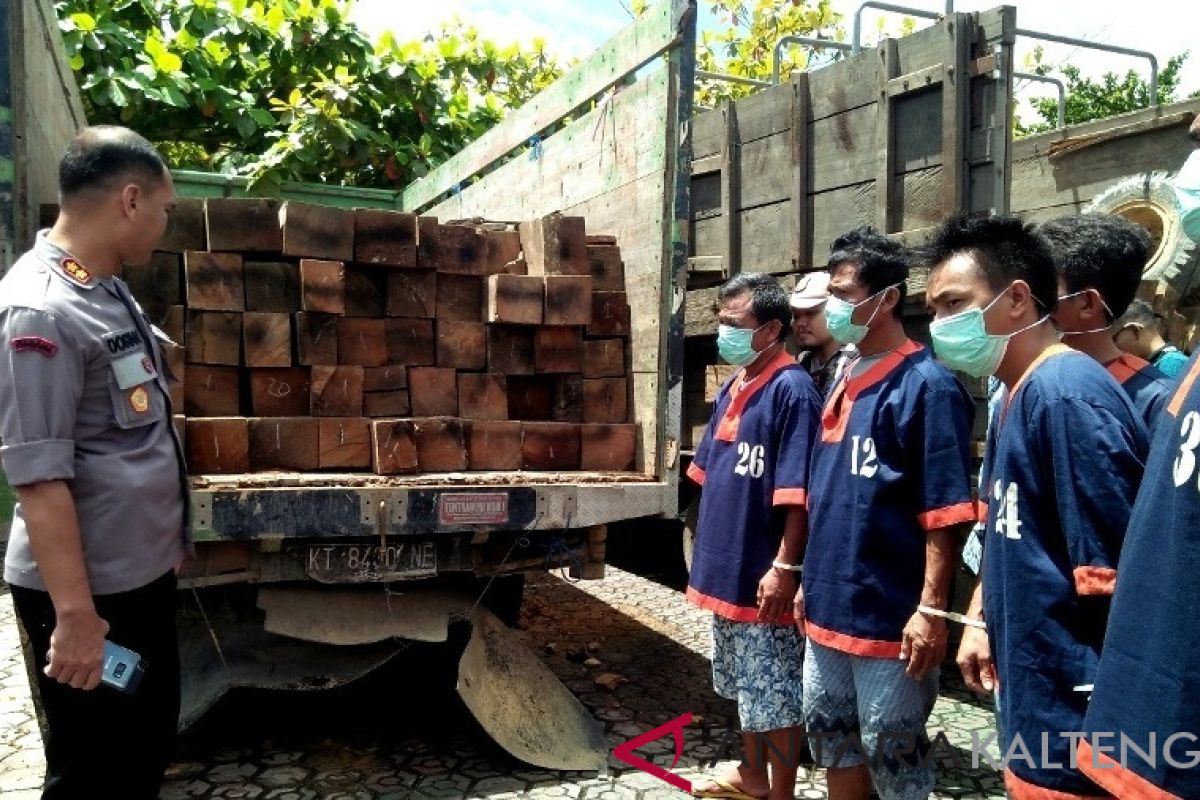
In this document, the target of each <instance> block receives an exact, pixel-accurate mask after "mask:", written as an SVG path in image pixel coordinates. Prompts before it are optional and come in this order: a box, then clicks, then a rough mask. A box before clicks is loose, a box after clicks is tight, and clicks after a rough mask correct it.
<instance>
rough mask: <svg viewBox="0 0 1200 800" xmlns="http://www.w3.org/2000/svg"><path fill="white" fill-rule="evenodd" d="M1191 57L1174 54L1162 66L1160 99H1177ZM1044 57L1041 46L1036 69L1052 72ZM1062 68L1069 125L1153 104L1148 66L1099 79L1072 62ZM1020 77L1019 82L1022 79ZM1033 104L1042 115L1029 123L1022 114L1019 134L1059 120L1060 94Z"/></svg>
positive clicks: (1036, 54)
mask: <svg viewBox="0 0 1200 800" xmlns="http://www.w3.org/2000/svg"><path fill="white" fill-rule="evenodd" d="M1187 57H1188V54H1187V53H1181V54H1179V55H1177V56H1174V57H1173V58H1170V59H1168V60H1167V64H1166V66H1165V67H1163V68H1162V69H1161V70H1159V73H1158V102H1159V103H1173V102H1175V100H1176V96H1175V95H1176V91H1177V90H1178V88H1179V72H1180V70H1181V69H1182V68H1183V64H1184V62H1185V61H1186V60H1187ZM1041 58H1042V56H1041V50H1040V48H1039V49H1038V50H1035V51H1034V53H1033V58H1032V61H1033V63H1034V64H1035V66H1034V68H1033V70H1032V71H1033V72H1036V73H1037V74H1039V75H1048V74H1050V72H1051V71H1052V70H1051V68H1050V67H1047V66H1046V65H1044V64H1042V63H1041ZM1060 72H1061V73H1062V76H1061V77H1062V78H1063V82H1064V83H1065V84H1066V88H1067V92H1066V96H1067V106H1066V114H1065V116H1066V123H1067V124H1068V125H1073V124H1075V123H1077V122H1087V121H1088V120H1092V119H1102V118H1104V117H1111V116H1115V115H1117V114H1124V113H1126V112H1129V111H1137V110H1138V109H1140V108H1145V107H1146V106H1148V105H1149V104H1150V81H1149V79H1148V75H1147V73H1146V70H1145V69H1143V70H1141V71H1140V72H1139V71H1137V70H1133V69H1131V70H1129V71H1128V72H1126V73H1125V74H1124V75H1118V74H1117V73H1115V72H1107V73H1105V74H1104V75H1103V77H1101V78H1100V79H1098V80H1096V79H1093V78H1085V77H1084V76H1083V75H1082V73H1080V71H1079V68H1078V67H1075V66H1072V65H1071V64H1064V65H1063V66H1062V68H1061V70H1060ZM1017 80H1018V83H1019V79H1017ZM1032 105H1033V108H1034V111H1035V112H1036V113H1037V115H1038V117H1039V118H1040V119H1039V120H1038V121H1037V122H1034V123H1031V124H1029V125H1025V124H1022V122H1021V120H1020V119H1019V118H1018V119H1017V121H1016V123H1015V126H1014V127H1015V134H1016V135H1017V136H1018V137H1021V136H1030V135H1032V134H1035V133H1041V132H1043V131H1048V130H1053V129H1054V126H1055V125H1056V124H1057V120H1058V96H1057V95H1055V96H1053V97H1040V98H1036V99H1034V100H1033V101H1032Z"/></svg>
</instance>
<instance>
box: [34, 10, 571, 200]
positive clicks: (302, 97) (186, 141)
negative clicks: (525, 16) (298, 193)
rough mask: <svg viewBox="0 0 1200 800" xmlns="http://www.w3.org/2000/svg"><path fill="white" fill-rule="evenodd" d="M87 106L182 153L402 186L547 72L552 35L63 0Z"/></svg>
mask: <svg viewBox="0 0 1200 800" xmlns="http://www.w3.org/2000/svg"><path fill="white" fill-rule="evenodd" d="M56 9H57V12H58V17H59V21H60V23H59V25H60V28H61V30H62V32H63V37H64V40H65V42H66V48H67V54H68V57H69V58H70V63H71V67H72V69H73V70H75V72H76V75H77V78H78V81H79V86H80V89H81V93H82V96H83V102H84V106H85V109H86V111H87V114H88V119H89V120H90V121H92V122H94V123H101V122H108V123H117V124H124V125H129V126H131V127H133V128H136V129H137V130H138V131H139V132H141V133H142V134H143V135H145V136H146V137H147V138H149V139H150V140H151V141H153V142H155V143H156V144H158V145H159V146H160V147H161V148H162V150H163V151H164V153H165V154H166V155H167V156H168V157H169V158H170V159H171V161H172V163H173V164H174V165H175V166H178V167H183V168H193V169H205V170H214V171H220V172H228V173H235V174H240V175H247V176H249V177H251V178H252V179H253V180H255V181H256V182H257V183H258V184H259V185H260V186H263V185H270V184H274V183H278V182H280V181H283V180H299V181H317V182H322V183H334V184H353V185H357V186H373V187H383V188H395V187H399V186H403V185H405V184H407V183H409V182H410V181H412V180H413V179H415V178H418V177H420V176H422V175H424V174H425V173H426V172H428V171H429V170H430V169H431V168H432V167H434V166H436V165H437V164H439V163H441V162H443V161H445V160H446V159H447V158H449V157H450V156H452V155H453V154H454V153H456V152H457V151H458V150H459V149H461V148H462V147H463V145H465V144H467V143H468V142H470V141H472V140H474V139H475V138H477V137H478V136H479V135H480V134H481V133H483V132H484V131H485V130H487V129H488V128H489V127H491V126H492V125H494V124H495V123H496V122H497V121H498V120H500V119H501V118H502V116H503V114H504V112H505V111H506V110H507V109H509V108H513V107H516V106H519V105H520V104H521V103H523V102H524V101H525V100H527V99H528V98H529V97H531V96H533V95H534V94H536V93H537V92H538V91H540V90H541V89H542V88H544V87H545V86H548V85H549V84H550V83H552V82H553V81H554V80H555V79H556V78H557V77H558V76H559V74H560V71H561V70H560V68H559V65H558V64H557V63H556V62H555V61H554V59H552V58H551V57H549V56H548V55H547V53H546V51H545V45H544V42H540V41H535V42H534V43H533V46H532V48H529V49H520V48H518V47H516V46H512V47H499V46H497V45H495V44H493V43H492V42H489V41H486V40H484V39H482V38H481V37H480V35H479V33H478V32H477V31H476V30H475V29H474V28H471V27H469V26H466V25H463V24H461V23H455V24H453V25H450V26H448V27H447V29H445V30H443V31H442V32H441V33H440V35H437V36H431V37H427V38H426V39H425V40H422V41H416V42H398V41H396V40H395V39H394V38H393V37H392V36H391V35H390V34H385V35H384V36H383V37H381V38H380V40H379V41H378V42H375V43H372V42H370V41H369V40H368V39H367V38H366V37H365V36H364V35H363V34H362V33H361V32H360V31H359V30H358V28H357V27H356V26H355V25H354V24H353V23H352V22H350V21H349V19H348V15H349V12H350V10H351V3H350V2H339V1H338V0H271V2H259V1H258V0H255V1H254V2H249V0H58V2H56Z"/></svg>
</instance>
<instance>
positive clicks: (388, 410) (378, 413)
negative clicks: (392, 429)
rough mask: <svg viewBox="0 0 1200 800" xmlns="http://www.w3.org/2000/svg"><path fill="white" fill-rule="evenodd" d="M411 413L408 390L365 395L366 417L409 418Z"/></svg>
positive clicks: (364, 409)
mask: <svg viewBox="0 0 1200 800" xmlns="http://www.w3.org/2000/svg"><path fill="white" fill-rule="evenodd" d="M411 413H412V404H411V403H409V398H408V390H407V389H399V390H396V391H390V392H364V393H363V416H364V417H407V416H408V415H409V414H411Z"/></svg>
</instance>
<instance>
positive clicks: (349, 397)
mask: <svg viewBox="0 0 1200 800" xmlns="http://www.w3.org/2000/svg"><path fill="white" fill-rule="evenodd" d="M309 396H310V398H311V400H312V402H311V405H310V408H311V413H312V415H313V416H314V417H361V416H362V415H363V368H362V367H359V366H352V365H351V366H336V367H333V366H317V367H313V368H312V388H311V390H310V392H309Z"/></svg>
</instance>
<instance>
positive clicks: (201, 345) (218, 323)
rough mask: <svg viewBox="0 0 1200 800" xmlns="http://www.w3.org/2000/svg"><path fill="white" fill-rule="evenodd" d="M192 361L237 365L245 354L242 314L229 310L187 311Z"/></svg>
mask: <svg viewBox="0 0 1200 800" xmlns="http://www.w3.org/2000/svg"><path fill="white" fill-rule="evenodd" d="M186 338H187V360H188V363H189V364H216V365H225V366H233V367H236V366H237V365H238V364H240V363H241V358H242V315H241V314H237V313H234V312H226V311H188V312H187V336H186Z"/></svg>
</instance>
